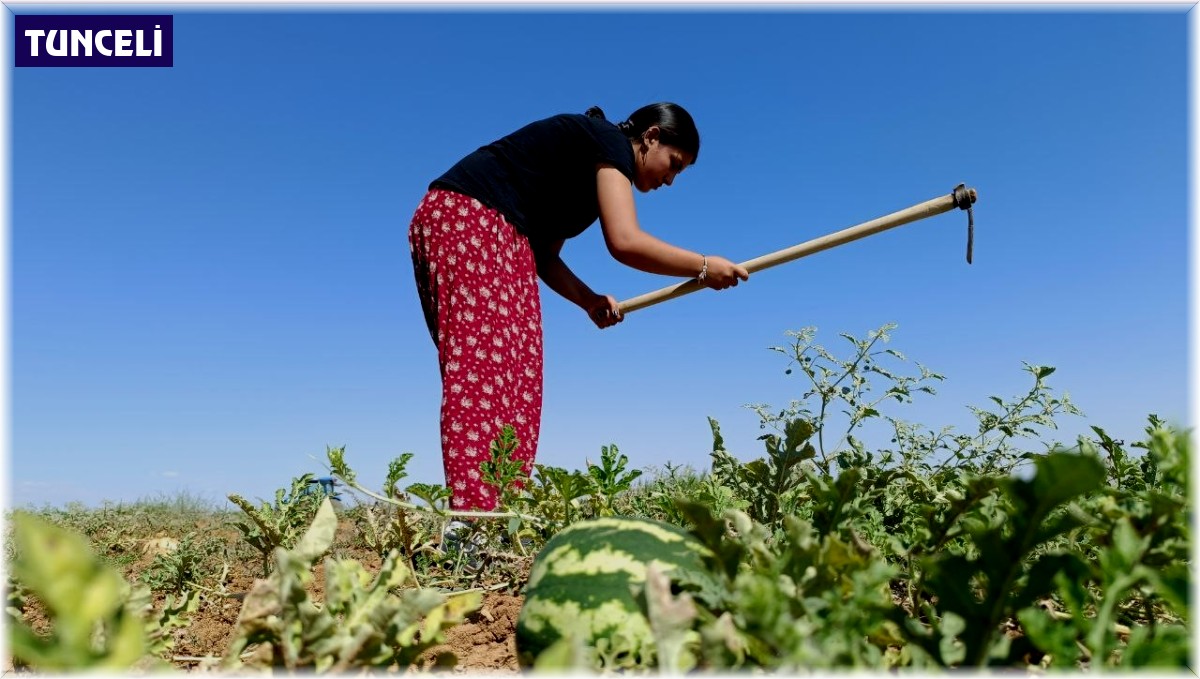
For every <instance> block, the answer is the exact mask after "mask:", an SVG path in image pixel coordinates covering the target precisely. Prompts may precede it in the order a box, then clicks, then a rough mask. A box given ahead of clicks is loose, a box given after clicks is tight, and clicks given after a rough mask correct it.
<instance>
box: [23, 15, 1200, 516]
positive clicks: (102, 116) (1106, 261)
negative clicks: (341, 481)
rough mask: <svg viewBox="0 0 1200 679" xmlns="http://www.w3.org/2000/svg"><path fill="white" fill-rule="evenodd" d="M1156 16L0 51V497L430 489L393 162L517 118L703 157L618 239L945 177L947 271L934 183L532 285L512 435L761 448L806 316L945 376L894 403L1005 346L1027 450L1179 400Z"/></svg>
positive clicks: (1181, 130) (412, 195) (807, 19)
mask: <svg viewBox="0 0 1200 679" xmlns="http://www.w3.org/2000/svg"><path fill="white" fill-rule="evenodd" d="M1185 9H1186V8H1176V9H1172V10H1167V11H1156V12H1150V13H1130V12H1126V11H1112V10H1103V11H1099V12H1096V11H1086V10H1085V9H1078V10H1072V11H1065V12H1051V11H1024V12H1018V11H1004V12H988V11H983V10H980V9H975V10H971V11H966V12H954V11H950V10H949V9H947V8H926V9H922V10H914V9H904V8H898V9H895V10H892V11H880V10H872V11H853V12H844V13H835V12H830V11H816V10H800V9H792V10H784V9H773V10H761V11H757V12H751V13H738V12H733V11H730V10H723V11H699V10H697V9H680V10H675V11H669V12H664V11H656V12H648V11H643V12H632V11H626V10H623V9H613V8H610V9H607V10H603V11H583V10H576V11H564V12H557V13H550V12H533V11H514V10H505V9H504V8H496V9H495V10H493V11H488V12H483V11H481V10H477V9H476V10H471V11H451V12H440V13H439V12H432V11H418V10H412V9H409V10H404V9H397V10H394V11H388V10H386V9H383V8H378V9H376V10H374V11H358V12H352V13H344V14H337V13H332V12H330V11H295V10H288V9H287V8H282V7H281V8H274V9H270V10H264V11H262V12H259V13H249V12H243V13H228V14H226V13H219V12H214V11H202V10H197V9H196V8H187V7H182V6H181V7H175V8H171V7H167V8H165V11H166V12H170V13H173V14H174V15H175V19H174V28H175V42H174V49H175V52H174V54H175V62H174V63H175V65H174V67H173V68H169V69H136V68H129V69H120V68H107V69H102V68H22V69H12V68H11V66H10V85H11V102H10V107H11V111H10V115H11V124H12V142H11V157H12V168H11V175H10V176H11V195H10V201H11V208H12V216H11V226H10V241H9V250H10V251H9V255H10V264H9V267H10V275H11V278H10V282H9V285H10V288H9V293H10V312H11V315H10V351H11V354H10V361H11V364H10V395H9V398H10V408H11V410H10V417H11V422H10V430H11V444H10V450H9V464H10V467H9V474H10V483H11V497H10V501H11V502H12V503H14V504H35V505H41V504H43V503H50V504H55V505H59V504H63V503H65V502H68V501H81V502H86V503H96V502H99V501H100V500H103V499H110V500H135V499H138V498H142V497H151V496H156V495H159V494H173V493H175V492H177V491H181V490H186V491H188V492H191V493H193V494H196V495H200V496H203V497H207V498H211V499H214V500H221V499H223V498H224V496H225V495H226V494H227V493H231V492H237V493H240V494H243V495H248V496H260V497H267V496H269V495H270V494H271V493H272V492H273V490H274V489H275V488H277V487H280V486H283V485H285V484H286V483H287V481H288V479H289V478H291V477H292V476H297V475H299V474H301V473H303V472H306V471H311V472H315V473H321V472H322V471H323V468H322V466H321V464H320V462H321V461H323V458H324V451H325V447H326V446H327V445H334V446H341V445H345V446H346V448H347V459H348V461H349V462H350V464H351V465H352V466H353V467H355V468H356V469H357V471H358V472H359V474H360V476H361V477H362V479H363V480H364V481H365V482H366V483H367V484H368V485H370V486H376V485H378V484H379V483H380V482H381V481H382V478H383V475H384V473H385V471H386V467H387V462H388V460H390V459H392V458H393V457H395V456H397V455H399V454H400V453H402V452H413V453H415V454H416V456H415V458H414V460H413V462H412V463H411V465H410V473H411V476H410V480H421V481H428V482H440V481H441V480H442V479H441V460H440V449H439V444H438V422H437V417H438V404H439V399H440V383H439V381H438V371H437V362H436V355H435V351H434V347H433V345H432V343H431V342H430V341H429V337H428V335H427V333H426V330H425V327H424V322H423V318H422V315H421V312H420V308H419V303H418V300H417V296H416V291H415V286H414V283H413V274H412V268H411V264H410V260H409V253H408V247H407V243H406V239H405V233H406V229H407V226H408V221H409V219H410V217H411V215H412V211H413V209H414V208H415V207H416V205H417V202H418V201H419V200H420V197H421V195H422V194H423V193H424V190H425V187H426V186H427V184H428V182H429V181H430V180H431V179H433V178H434V177H436V176H437V175H438V174H440V173H441V172H442V171H444V170H445V169H446V168H447V167H449V166H450V165H451V164H452V163H454V162H455V161H456V160H457V159H458V158H459V157H461V156H462V155H464V154H466V153H468V152H470V151H472V150H473V149H475V148H476V147H478V146H480V145H482V144H485V143H487V142H489V141H491V140H493V139H495V138H497V137H499V136H501V135H503V134H505V133H507V132H510V131H512V130H513V129H516V128H517V127H519V126H521V125H523V124H525V123H527V122H530V121H532V120H535V119H538V118H541V117H545V116H549V115H552V114H555V113H560V112H568V111H577V112H582V111H583V110H584V109H586V108H588V107H589V106H592V105H599V106H601V107H603V108H604V110H605V111H606V112H607V113H608V114H609V117H610V118H611V119H614V120H619V119H623V118H624V117H625V116H626V115H628V113H630V112H631V111H632V110H633V109H635V108H637V107H639V106H641V105H643V104H646V103H650V102H653V101H659V100H670V101H675V102H678V103H680V104H682V105H683V106H685V107H686V108H687V109H688V110H689V111H690V112H691V113H692V114H693V116H694V117H695V119H696V121H697V124H698V126H699V128H700V132H701V137H702V147H701V153H700V157H699V162H698V163H697V164H696V165H695V166H694V167H692V168H690V169H689V170H688V171H687V172H685V173H684V174H683V175H682V176H681V177H680V179H679V180H678V181H677V182H676V183H675V185H674V186H673V187H671V188H669V189H665V190H663V191H658V192H655V193H654V194H653V195H639V196H638V202H637V205H638V210H639V215H640V218H641V222H642V226H643V228H644V229H646V230H647V231H649V232H651V233H653V234H655V235H657V236H659V237H661V238H663V239H665V240H668V241H670V242H672V243H676V244H678V245H680V246H683V247H687V248H690V249H693V250H698V251H703V252H708V253H715V254H720V255H724V256H726V257H729V258H730V259H733V260H735V261H744V260H748V259H751V258H753V257H756V256H758V255H761V254H764V253H766V252H771V251H773V250H778V249H780V248H784V247H788V246H791V245H794V244H796V243H800V242H802V241H806V240H809V239H811V238H815V237H817V236H820V235H823V234H825V233H828V232H831V231H835V230H838V229H842V228H845V227H848V226H852V225H854V224H857V223H860V222H863V221H866V220H868V219H872V218H874V217H878V216H880V215H883V214H886V213H889V212H893V211H895V210H899V209H902V208H905V207H908V206H910V205H913V204H916V203H919V202H922V201H925V200H928V199H930V198H934V197H937V196H939V195H942V194H944V193H948V192H949V191H950V190H951V189H952V188H953V187H954V186H955V185H956V184H958V183H959V182H966V183H967V184H968V185H969V186H972V187H975V188H976V189H977V190H978V191H979V202H978V203H977V205H976V211H975V212H976V237H975V263H974V264H973V265H971V266H968V265H967V264H966V262H965V261H964V250H965V241H966V215H965V213H961V212H958V211H954V212H951V213H948V214H945V215H941V216H938V217H934V218H931V219H928V220H925V221H921V222H918V223H916V224H912V225H909V226H905V227H902V228H899V229H896V230H893V231H889V232H886V233H883V234H880V235H877V236H873V237H871V238H868V239H865V240H862V241H858V242H855V243H852V244H849V245H845V246H842V247H840V248H837V249H834V250H830V251H827V252H823V253H819V254H816V255H813V256H812V257H809V258H805V259H801V260H799V261H796V262H793V263H791V264H788V265H786V266H782V267H778V268H775V269H770V270H767V271H763V272H760V273H758V274H756V275H755V276H753V277H752V278H751V280H750V281H749V282H748V283H746V284H743V285H742V286H739V287H738V288H736V289H734V290H730V291H725V292H721V293H715V292H711V291H704V292H701V293H697V294H694V295H690V296H687V297H684V298H681V299H678V300H674V301H671V302H668V303H665V304H662V305H659V306H655V307H652V308H649V309H646V310H643V311H638V312H636V313H633V314H631V315H630V316H629V317H628V318H627V320H626V321H625V323H623V324H621V325H619V326H617V327H615V328H613V329H610V330H605V331H603V332H601V331H598V330H596V329H595V328H594V326H592V325H591V323H590V322H588V321H587V319H586V318H585V317H584V316H583V314H582V312H579V311H578V310H577V309H576V308H575V307H573V306H571V305H570V304H569V303H567V302H566V301H564V300H562V299H561V298H558V297H556V296H554V294H553V293H552V292H550V291H548V290H547V289H546V288H544V287H543V304H544V314H545V335H546V371H545V375H546V385H545V394H546V399H545V405H544V416H543V426H542V441H541V447H540V452H539V456H538V461H539V462H543V463H548V464H554V465H559V466H566V467H581V466H582V465H583V463H584V459H585V457H590V458H592V459H596V458H597V457H598V455H599V451H600V447H601V446H602V445H607V444H610V443H615V444H617V445H618V446H619V447H620V449H621V451H622V452H623V453H625V454H627V455H629V457H630V458H631V462H632V464H633V465H635V466H637V467H652V466H658V465H662V464H663V463H665V462H668V461H670V462H673V463H675V464H690V465H692V466H693V467H695V468H697V469H704V468H707V464H708V452H709V451H710V450H711V445H712V440H711V435H710V433H709V428H708V425H707V422H706V419H705V418H706V417H709V416H711V417H714V418H716V419H717V420H719V421H720V423H721V425H722V429H723V432H724V434H725V439H726V442H727V444H728V446H729V448H730V449H731V450H732V451H734V452H735V453H736V454H738V455H739V456H740V457H742V458H743V459H750V458H751V457H752V456H757V455H758V454H759V452H760V450H761V449H760V444H759V443H758V442H757V441H756V440H755V439H756V437H757V436H758V435H759V434H760V433H761V432H760V431H759V429H758V419H757V417H756V416H755V414H754V413H753V412H752V411H750V410H748V409H746V408H745V407H744V406H745V405H746V404H748V403H761V402H765V403H771V404H775V405H779V406H782V405H785V404H786V403H787V402H788V401H789V400H790V399H792V398H796V397H799V396H800V395H801V394H802V393H803V390H804V384H802V383H801V381H800V379H799V378H798V376H797V375H792V376H786V375H784V372H783V370H784V368H785V367H786V366H785V364H784V361H783V360H782V359H781V358H780V357H779V356H778V355H777V354H775V353H773V352H771V351H769V350H768V347H770V346H774V345H779V344H782V343H785V342H786V341H787V338H786V337H785V336H784V333H785V331H787V330H795V329H799V328H802V327H805V326H816V327H817V328H818V329H819V332H818V341H820V342H821V343H823V344H825V345H827V346H830V347H832V348H835V349H838V350H840V349H841V347H842V345H843V344H844V341H843V340H841V339H839V338H838V337H837V335H838V333H841V332H849V333H852V334H855V335H860V336H861V335H863V334H865V333H866V332H867V331H868V330H871V329H873V328H877V327H879V326H881V325H882V324H884V323H887V322H895V323H897V324H898V325H899V327H898V328H897V330H896V331H895V332H894V334H893V339H892V342H891V343H890V344H889V345H888V346H889V347H891V348H894V349H898V350H900V351H902V352H903V353H905V354H906V355H907V356H908V357H909V358H910V359H912V360H915V361H920V362H921V363H923V364H925V365H927V366H929V367H930V368H931V369H933V370H935V371H937V372H940V373H942V374H944V375H946V377H947V379H946V381H945V382H944V383H943V384H941V385H940V387H939V394H938V395H937V396H936V397H930V398H924V399H918V401H917V402H916V403H914V404H913V405H911V406H903V407H898V408H892V409H890V410H889V411H887V412H888V413H889V414H892V415H895V416H897V417H902V418H905V419H908V420H912V421H917V422H922V423H924V424H926V425H928V426H930V427H935V428H936V427H940V426H942V425H954V426H955V427H957V428H960V429H967V430H970V429H972V425H973V419H972V418H971V416H970V413H969V412H968V410H967V406H968V405H977V406H986V405H988V403H987V397H988V396H989V395H999V396H1003V397H1010V396H1015V395H1017V394H1022V393H1024V392H1025V390H1026V389H1027V388H1028V387H1029V385H1030V380H1029V378H1028V376H1027V374H1025V373H1024V372H1023V371H1022V361H1026V362H1030V363H1037V364H1043V365H1052V366H1056V367H1057V368H1058V371H1057V372H1056V373H1055V374H1054V375H1053V376H1052V377H1051V378H1050V384H1051V385H1052V386H1053V387H1054V388H1055V390H1056V391H1058V392H1059V393H1062V392H1066V393H1069V394H1070V397H1071V399H1072V400H1073V401H1074V402H1075V403H1076V404H1077V405H1078V406H1079V407H1080V408H1082V409H1083V410H1084V412H1085V413H1086V417H1083V418H1079V417H1066V418H1063V419H1062V420H1061V421H1060V424H1061V427H1062V428H1061V429H1060V431H1059V432H1058V438H1060V439H1061V440H1064V441H1071V440H1073V439H1074V437H1075V435H1077V434H1079V433H1085V432H1087V431H1088V427H1089V426H1090V425H1099V426H1102V427H1104V428H1106V429H1107V430H1109V432H1110V433H1112V434H1113V435H1115V436H1117V437H1124V438H1127V439H1133V438H1136V437H1137V436H1138V435H1139V434H1140V433H1141V430H1142V428H1143V426H1144V423H1145V419H1146V416H1147V414H1149V413H1157V414H1159V415H1161V416H1163V417H1166V418H1168V419H1170V420H1172V421H1175V422H1179V423H1183V424H1189V423H1190V417H1189V416H1190V411H1189V409H1188V337H1187V332H1188V322H1187V319H1188V306H1187V304H1188V297H1187V284H1188V259H1187V257H1188V254H1187V253H1188V245H1189V232H1188V211H1187V210H1188V202H1187V201H1188V189H1189V186H1188V184H1187V178H1188V175H1187V171H1188V147H1187V142H1188V136H1187V135H1188V117H1187V114H1188V112H1187V106H1188V84H1189V83H1188V72H1187V61H1186V60H1187V56H1188V52H1187V41H1188V17H1187V14H1186V13H1185V11H1184V10H1185ZM42 10H43V13H44V11H45V8H42ZM160 10H164V8H152V9H148V8H144V7H139V8H135V9H134V11H135V12H136V11H140V12H143V13H151V12H159V11H160ZM18 11H21V12H26V13H39V11H38V10H37V8H19V10H18ZM55 11H67V10H64V9H63V8H57V9H56V10H55ZM11 25H12V23H11V19H10V20H9V26H10V28H9V29H8V30H10V31H11ZM9 58H10V59H11V56H10V57H9ZM10 64H11V61H10ZM564 259H565V260H566V261H567V262H568V264H569V265H570V266H571V267H572V268H573V269H574V270H575V271H576V273H577V274H579V275H580V277H581V278H583V279H584V280H585V281H587V282H588V283H589V284H590V285H591V286H592V287H593V288H594V289H596V290H597V291H601V292H606V293H609V294H612V295H614V296H615V297H617V298H618V299H627V298H629V297H633V296H635V295H638V294H641V293H644V292H647V291H650V290H654V289H657V288H660V287H663V286H665V285H668V284H671V283H673V282H675V280H674V279H670V278H663V277H657V276H652V275H649V274H644V273H640V272H637V271H634V270H632V269H628V268H625V267H623V266H622V265H620V264H618V263H617V262H616V261H614V260H613V259H612V258H611V257H610V256H609V255H608V253H607V252H606V250H605V249H604V247H603V241H602V239H601V234H600V229H599V225H593V226H592V227H591V228H590V229H589V230H588V231H587V232H585V233H584V234H583V235H582V236H580V237H578V238H576V239H574V240H572V241H570V242H568V244H567V246H566V248H565V249H564Z"/></svg>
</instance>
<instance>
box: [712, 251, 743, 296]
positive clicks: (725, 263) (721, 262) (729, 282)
mask: <svg viewBox="0 0 1200 679" xmlns="http://www.w3.org/2000/svg"><path fill="white" fill-rule="evenodd" d="M707 260H708V269H707V271H705V272H704V278H702V279H700V282H701V283H702V284H704V285H705V286H707V287H710V288H712V289H713V290H724V289H725V288H731V287H733V286H735V285H737V284H738V279H741V280H743V281H748V280H750V272H749V271H746V267H744V266H742V265H740V264H734V263H733V262H731V261H729V260H728V259H725V258H724V257H718V256H716V255H708V256H707Z"/></svg>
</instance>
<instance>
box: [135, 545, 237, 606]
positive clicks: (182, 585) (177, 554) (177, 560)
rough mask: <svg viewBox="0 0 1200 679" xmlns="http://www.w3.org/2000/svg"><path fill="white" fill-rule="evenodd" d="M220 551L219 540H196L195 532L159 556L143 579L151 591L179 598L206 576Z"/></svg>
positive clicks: (142, 575) (155, 557)
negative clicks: (168, 593)
mask: <svg viewBox="0 0 1200 679" xmlns="http://www.w3.org/2000/svg"><path fill="white" fill-rule="evenodd" d="M221 550H222V545H221V543H220V542H218V541H217V540H214V539H212V538H199V539H197V537H196V533H195V532H191V533H188V534H187V535H184V536H183V538H182V539H181V540H179V544H178V545H177V546H176V547H175V548H174V549H170V550H167V551H165V552H164V553H160V554H156V555H155V556H154V561H153V562H151V564H150V566H149V567H148V568H147V569H146V570H145V571H143V572H142V574H141V576H140V579H141V581H142V582H144V583H146V585H148V586H149V587H150V589H151V590H154V591H166V592H170V593H173V594H180V593H181V592H183V591H184V590H185V589H187V588H188V585H189V584H192V583H194V582H195V581H197V580H199V579H201V578H202V577H203V576H204V575H205V574H206V573H207V571H208V569H209V567H210V566H211V565H212V561H213V559H214V557H215V556H216V555H217V554H219V553H220V552H221Z"/></svg>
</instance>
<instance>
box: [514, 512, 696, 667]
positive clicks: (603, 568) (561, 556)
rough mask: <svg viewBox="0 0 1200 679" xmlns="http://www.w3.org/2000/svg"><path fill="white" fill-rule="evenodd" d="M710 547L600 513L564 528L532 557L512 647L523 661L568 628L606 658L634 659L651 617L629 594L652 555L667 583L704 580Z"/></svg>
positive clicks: (661, 527) (674, 531)
mask: <svg viewBox="0 0 1200 679" xmlns="http://www.w3.org/2000/svg"><path fill="white" fill-rule="evenodd" d="M710 553H711V552H710V551H709V550H708V548H707V547H705V546H704V545H702V544H701V543H700V542H699V541H698V540H696V539H695V538H694V537H692V536H691V535H689V534H688V533H687V532H685V531H684V530H682V529H680V528H677V527H675V526H672V525H669V524H665V523H662V522H659V521H653V520H650V519H643V518H629V517H605V518H598V519H592V520H589V521H581V522H579V523H575V524H572V525H571V526H569V527H567V528H566V529H564V530H563V531H561V532H560V533H558V534H557V535H555V536H554V537H553V538H551V539H550V541H549V542H547V543H546V546H545V547H544V548H543V549H542V551H541V552H539V553H538V555H537V558H536V559H535V560H534V562H533V569H532V571H531V572H530V575H529V583H528V585H527V586H526V589H525V604H524V606H522V608H521V615H520V617H519V618H518V619H517V651H518V655H519V657H520V661H521V663H522V664H523V665H526V666H529V665H531V664H532V663H533V661H534V660H535V659H536V658H537V656H538V654H540V653H541V652H542V651H543V650H545V649H546V648H547V647H549V646H550V645H551V644H553V643H554V642H555V641H557V640H558V639H560V638H562V637H564V636H567V635H573V636H575V637H576V638H578V639H580V640H582V641H583V642H584V644H585V645H587V646H591V647H594V646H595V642H596V641H597V640H599V639H607V640H608V652H607V653H606V654H607V655H610V657H613V656H616V655H617V654H620V656H619V657H622V658H625V659H630V660H632V661H633V662H635V663H636V662H638V661H639V660H640V659H643V658H645V657H646V651H648V650H651V651H652V650H653V636H652V635H651V632H650V624H649V621H648V620H647V619H646V617H645V616H644V615H643V614H642V609H641V606H640V605H639V604H638V601H637V599H635V598H634V591H635V590H637V589H639V588H640V587H641V585H642V584H643V583H644V582H645V580H646V567H647V566H648V565H649V564H650V563H652V562H657V563H658V565H659V568H661V569H662V570H664V571H665V572H666V575H667V577H668V578H670V579H671V581H672V583H673V584H676V583H680V582H687V583H696V584H699V583H703V582H704V581H705V579H706V574H707V569H706V568H705V567H704V564H703V561H702V558H703V557H704V556H705V555H708V554H710Z"/></svg>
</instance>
